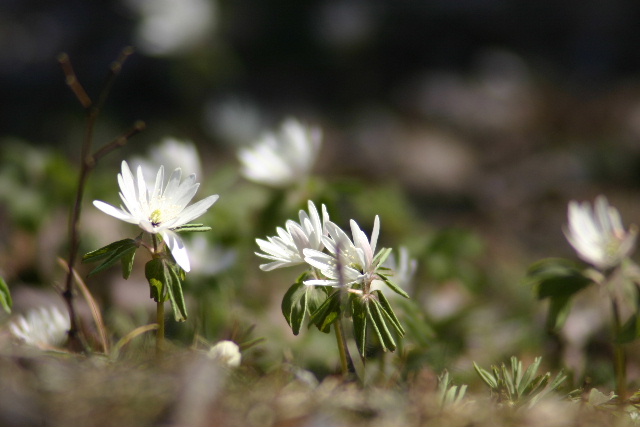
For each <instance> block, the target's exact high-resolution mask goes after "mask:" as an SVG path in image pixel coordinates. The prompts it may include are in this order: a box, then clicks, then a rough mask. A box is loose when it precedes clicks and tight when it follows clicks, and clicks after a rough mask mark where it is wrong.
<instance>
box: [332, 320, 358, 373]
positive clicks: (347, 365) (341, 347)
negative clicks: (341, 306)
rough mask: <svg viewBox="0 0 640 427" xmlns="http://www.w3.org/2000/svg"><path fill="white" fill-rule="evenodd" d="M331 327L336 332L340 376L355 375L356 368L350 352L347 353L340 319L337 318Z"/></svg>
mask: <svg viewBox="0 0 640 427" xmlns="http://www.w3.org/2000/svg"><path fill="white" fill-rule="evenodd" d="M333 329H334V331H335V333H336V343H337V344H338V352H339V353H340V368H341V370H342V377H343V378H345V379H347V378H349V377H350V376H354V377H355V376H356V368H355V366H353V360H351V354H349V348H348V347H347V340H346V338H345V336H344V329H343V327H342V319H341V318H338V320H336V322H335V323H334V325H333Z"/></svg>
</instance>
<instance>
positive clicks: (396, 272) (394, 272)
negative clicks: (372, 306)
mask: <svg viewBox="0 0 640 427" xmlns="http://www.w3.org/2000/svg"><path fill="white" fill-rule="evenodd" d="M382 266H383V267H385V268H388V269H389V273H388V274H389V276H390V278H392V279H393V282H394V283H395V284H396V285H398V286H399V287H400V288H402V289H403V290H405V291H408V290H409V289H410V288H411V281H412V280H413V276H415V274H416V270H417V268H418V261H416V260H415V259H414V258H410V256H409V250H408V249H407V248H406V247H404V246H401V247H400V249H399V254H398V256H397V259H396V256H395V255H394V254H393V252H392V253H391V255H389V257H388V258H387V259H386V260H385V262H383V263H382ZM384 287H385V286H384V285H383V284H382V282H381V281H380V280H375V281H374V282H373V283H372V285H371V289H372V290H378V289H383V288H384Z"/></svg>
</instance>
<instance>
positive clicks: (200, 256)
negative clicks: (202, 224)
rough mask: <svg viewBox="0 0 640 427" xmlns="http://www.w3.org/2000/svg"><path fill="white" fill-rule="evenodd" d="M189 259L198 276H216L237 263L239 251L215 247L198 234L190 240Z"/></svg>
mask: <svg viewBox="0 0 640 427" xmlns="http://www.w3.org/2000/svg"><path fill="white" fill-rule="evenodd" d="M189 258H190V260H191V267H192V268H193V270H194V271H195V272H197V273H198V275H201V276H215V275H216V274H218V273H220V272H221V271H224V270H226V269H228V268H229V267H231V266H232V265H233V264H234V263H235V262H236V258H237V251H236V250H235V249H228V248H225V247H222V246H220V245H214V244H212V243H211V242H209V240H208V239H207V238H206V237H205V236H203V235H202V234H201V233H198V234H195V235H194V236H192V237H191V239H190V240H189Z"/></svg>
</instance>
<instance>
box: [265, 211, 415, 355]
mask: <svg viewBox="0 0 640 427" xmlns="http://www.w3.org/2000/svg"><path fill="white" fill-rule="evenodd" d="M308 207H309V211H308V212H305V211H304V210H301V211H300V213H299V218H300V222H299V223H297V222H295V221H291V220H290V221H287V223H286V225H285V228H280V227H279V228H277V232H278V235H277V236H273V237H268V238H267V240H262V239H256V242H257V243H258V246H259V247H260V249H261V250H262V251H263V252H264V253H260V252H256V255H258V256H260V257H262V258H266V259H268V260H270V261H271V262H270V263H268V264H262V265H261V266H260V268H261V269H262V270H265V271H269V270H274V269H276V268H280V267H289V266H294V265H300V264H306V265H307V266H308V267H309V270H308V271H307V272H305V273H304V274H303V275H301V276H300V277H299V278H298V280H297V281H296V283H294V284H293V285H291V287H290V288H289V290H288V291H287V292H286V293H285V295H284V298H283V300H282V313H283V315H284V317H285V319H286V320H287V323H289V326H291V330H292V331H293V333H294V334H295V335H297V334H298V333H299V332H300V328H301V325H302V324H303V322H304V319H305V317H306V315H307V313H308V315H309V319H310V322H311V323H312V324H314V325H315V326H316V327H317V328H318V329H319V330H320V331H322V332H329V327H330V326H331V325H333V324H334V323H335V324H336V326H335V328H336V331H339V330H341V328H342V327H341V326H340V324H341V319H342V318H343V317H346V318H349V319H351V321H352V322H353V333H354V337H355V341H356V345H357V348H358V353H359V354H360V357H362V359H363V360H364V359H365V357H366V348H367V341H368V340H367V336H368V334H369V333H370V332H368V331H373V332H374V333H375V334H376V336H377V342H378V343H379V345H380V346H381V347H382V349H383V350H384V351H387V350H389V351H394V350H395V349H396V343H395V339H396V338H397V337H400V338H401V337H402V336H404V334H405V330H404V328H403V327H402V325H401V324H400V322H399V320H398V318H397V317H396V315H395V313H394V312H393V309H392V307H391V304H390V303H389V301H388V299H387V298H386V297H385V295H384V294H383V292H382V291H381V290H380V289H378V288H379V286H380V285H381V283H380V282H382V283H384V284H386V285H387V287H388V288H390V289H391V290H392V291H394V292H395V293H397V294H399V295H402V296H403V297H405V298H409V295H407V293H406V292H405V291H404V290H402V289H401V288H400V287H399V286H398V285H396V284H395V283H394V282H392V281H391V279H390V276H392V275H393V274H394V272H393V271H392V270H391V269H390V268H389V267H388V266H389V265H395V264H396V261H395V260H393V261H388V262H387V259H389V254H390V253H391V249H387V248H382V249H379V250H378V251H377V252H376V248H377V246H378V236H379V235H380V218H379V217H378V216H377V215H376V217H375V219H374V222H373V230H372V232H371V237H367V235H366V234H365V232H364V231H362V229H361V228H360V226H359V225H358V223H357V222H356V221H354V220H351V221H350V226H351V237H349V236H348V235H347V233H345V232H344V231H343V230H342V229H341V228H340V227H339V226H338V225H336V224H335V223H334V222H331V221H330V220H329V214H328V213H327V209H326V207H325V206H324V205H322V218H320V214H319V213H318V210H317V208H316V206H315V204H314V203H313V202H312V201H309V202H308ZM397 264H398V266H399V267H400V269H401V270H402V271H401V276H402V278H403V279H405V280H406V279H407V276H409V275H411V274H412V273H413V271H414V270H415V262H413V261H410V260H409V257H408V255H407V254H406V253H404V252H403V254H402V255H401V257H400V259H399V261H398V263H397ZM391 331H394V333H392V332H391ZM336 336H337V337H338V341H339V342H340V343H341V344H339V348H342V349H343V350H342V351H341V352H342V353H345V352H344V343H343V342H342V338H340V336H341V333H340V332H336ZM345 354H346V353H345ZM344 357H346V356H344V355H343V359H344ZM345 363H346V362H345ZM345 366H346V365H345Z"/></svg>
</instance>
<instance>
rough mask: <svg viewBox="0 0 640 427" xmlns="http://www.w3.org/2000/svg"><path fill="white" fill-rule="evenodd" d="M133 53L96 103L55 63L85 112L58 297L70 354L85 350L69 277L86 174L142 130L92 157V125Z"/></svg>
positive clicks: (112, 73)
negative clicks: (62, 303)
mask: <svg viewBox="0 0 640 427" xmlns="http://www.w3.org/2000/svg"><path fill="white" fill-rule="evenodd" d="M132 53H133V49H132V48H131V47H127V48H125V49H123V50H122V52H121V54H120V56H119V57H118V59H117V60H116V61H114V62H113V63H112V64H111V67H110V68H109V73H108V74H107V77H106V80H105V83H104V86H103V88H102V90H101V91H100V93H99V96H98V102H97V103H96V104H93V103H92V102H91V99H90V98H89V96H88V95H87V94H86V92H85V91H84V89H83V87H82V85H81V84H80V83H79V82H78V79H77V77H76V74H75V72H74V71H73V67H72V65H71V61H70V60H69V57H68V55H67V54H61V55H60V56H59V57H58V61H59V62H60V65H61V66H62V70H63V72H64V74H65V77H66V82H67V85H68V86H69V87H70V88H71V90H72V91H73V93H74V94H75V95H76V97H77V98H78V100H79V101H80V103H81V104H82V106H83V107H84V108H85V109H86V110H87V111H88V113H89V114H88V117H87V124H86V128H85V134H84V139H83V142H82V149H81V150H82V152H81V164H80V175H79V177H78V187H77V190H76V198H75V201H74V204H73V209H72V211H71V215H70V218H69V258H68V261H67V265H68V266H69V272H68V274H67V279H66V282H65V284H66V286H65V289H64V291H63V293H62V296H63V298H64V300H65V303H66V305H67V309H68V311H69V323H70V326H69V347H70V349H71V350H73V351H82V350H86V348H85V345H84V344H83V340H82V339H81V337H79V336H78V335H79V329H78V321H77V316H76V310H75V306H74V304H73V298H74V292H73V291H74V287H73V276H74V265H75V262H76V258H77V256H78V249H79V247H80V236H79V233H78V228H79V227H78V225H79V222H80V213H81V208H82V198H83V196H84V190H85V186H86V183H87V179H88V177H89V173H90V172H91V170H92V169H93V168H94V167H95V165H96V163H97V160H98V159H100V158H102V157H103V156H104V155H106V154H107V153H109V152H111V151H112V150H113V149H115V148H116V147H119V146H122V145H124V144H126V142H127V140H128V139H129V138H130V137H132V136H134V135H136V134H137V133H139V132H140V131H141V130H142V129H144V124H141V123H142V122H136V124H135V126H134V127H133V129H132V130H130V131H129V132H127V133H125V134H124V135H122V136H120V137H118V138H116V139H115V140H114V141H112V142H110V143H108V144H106V145H105V146H103V147H102V148H100V149H99V150H98V151H97V152H96V154H95V155H93V156H92V155H91V151H92V144H93V133H94V129H95V124H96V121H97V119H98V116H99V114H100V110H101V108H102V106H103V105H104V102H105V101H106V99H107V96H108V94H109V91H110V89H111V86H112V85H113V82H114V80H115V78H116V77H117V75H118V74H119V73H120V70H121V69H122V65H123V63H124V61H125V60H126V59H127V58H128V57H129V56H130V55H131V54H132Z"/></svg>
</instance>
